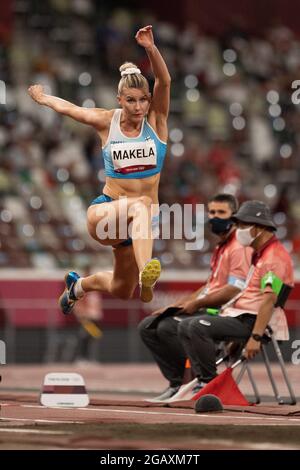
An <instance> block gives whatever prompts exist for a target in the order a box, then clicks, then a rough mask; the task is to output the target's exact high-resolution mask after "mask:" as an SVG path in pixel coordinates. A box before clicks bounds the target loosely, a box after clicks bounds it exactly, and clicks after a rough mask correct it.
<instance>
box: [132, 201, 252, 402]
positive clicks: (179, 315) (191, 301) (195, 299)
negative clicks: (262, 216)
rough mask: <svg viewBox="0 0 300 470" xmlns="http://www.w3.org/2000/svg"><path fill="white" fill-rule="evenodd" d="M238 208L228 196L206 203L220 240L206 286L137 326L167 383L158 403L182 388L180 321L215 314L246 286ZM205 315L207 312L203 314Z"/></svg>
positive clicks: (246, 258)
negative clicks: (165, 314)
mask: <svg viewBox="0 0 300 470" xmlns="http://www.w3.org/2000/svg"><path fill="white" fill-rule="evenodd" d="M237 208H238V204H237V200H236V199H235V197H234V196H232V195H230V194H218V195H216V196H215V197H214V198H212V199H211V200H210V201H209V203H208V218H209V222H210V227H211V230H212V232H213V233H214V234H216V235H217V237H218V238H219V243H218V244H217V246H216V247H215V249H214V252H213V255H212V259H211V273H210V276H209V278H208V280H207V282H206V284H205V285H204V286H203V287H201V288H200V289H198V290H197V291H195V292H194V293H192V294H190V295H188V296H186V297H185V298H183V299H180V300H178V301H177V302H175V303H173V304H171V305H169V306H167V307H163V308H161V309H160V310H156V311H155V312H154V313H153V314H152V315H150V316H148V317H146V318H145V319H144V320H142V322H141V323H140V325H139V332H140V335H141V338H142V340H143V342H144V343H145V345H146V346H147V347H148V348H149V349H150V351H151V353H152V355H153V357H154V359H155V361H156V362H157V364H158V366H159V368H160V370H161V372H162V374H163V375H164V377H165V378H166V379H167V380H168V381H169V387H168V389H167V390H166V391H165V392H164V393H163V394H162V395H160V396H159V397H157V400H159V401H161V400H164V399H168V398H170V397H171V396H172V395H174V394H175V393H176V392H177V391H178V389H179V387H180V386H181V384H182V381H183V377H184V370H185V362H186V357H187V356H186V352H185V350H184V348H183V346H182V343H181V341H180V338H179V336H178V325H179V323H180V322H181V321H183V320H184V319H185V320H184V321H185V322H188V321H191V320H192V319H193V318H194V316H195V315H198V314H200V313H203V310H202V309H206V308H208V307H211V308H212V309H213V310H214V311H215V310H217V308H218V307H220V306H222V305H223V304H225V303H226V302H228V301H229V300H230V299H232V298H233V297H234V296H236V295H237V294H238V293H239V292H240V291H241V289H243V287H244V285H245V280H246V277H247V273H248V271H249V267H250V262H251V255H252V249H251V248H249V247H248V248H245V247H243V246H242V245H240V243H239V242H238V241H237V240H236V235H235V232H236V229H235V225H234V222H233V220H232V215H233V214H234V213H235V212H236V211H237ZM170 307H173V309H172V311H173V315H172V316H168V317H165V318H164V317H163V315H162V318H160V316H159V315H160V314H162V313H163V312H164V311H166V309H167V308H168V309H169V310H171V309H170ZM204 313H206V310H204Z"/></svg>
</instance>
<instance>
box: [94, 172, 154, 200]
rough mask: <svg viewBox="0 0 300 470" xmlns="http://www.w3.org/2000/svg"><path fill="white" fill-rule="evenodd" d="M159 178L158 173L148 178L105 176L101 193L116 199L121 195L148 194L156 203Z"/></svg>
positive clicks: (137, 195)
mask: <svg viewBox="0 0 300 470" xmlns="http://www.w3.org/2000/svg"><path fill="white" fill-rule="evenodd" d="M159 179H160V173H158V174H156V175H153V176H149V177H148V178H130V179H123V178H111V177H106V184H105V186H104V189H103V193H104V194H106V195H107V196H110V197H111V198H112V199H118V198H119V197H121V196H127V197H140V196H148V197H150V199H151V200H152V202H153V204H157V203H158V185H159Z"/></svg>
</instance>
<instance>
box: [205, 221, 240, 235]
mask: <svg viewBox="0 0 300 470" xmlns="http://www.w3.org/2000/svg"><path fill="white" fill-rule="evenodd" d="M208 222H209V223H210V226H211V231H212V233H215V234H216V235H219V234H220V233H225V232H228V231H229V230H230V229H231V227H232V226H233V224H234V222H233V220H232V219H231V217H229V218H228V219H220V218H219V217H213V218H212V219H209V221H208Z"/></svg>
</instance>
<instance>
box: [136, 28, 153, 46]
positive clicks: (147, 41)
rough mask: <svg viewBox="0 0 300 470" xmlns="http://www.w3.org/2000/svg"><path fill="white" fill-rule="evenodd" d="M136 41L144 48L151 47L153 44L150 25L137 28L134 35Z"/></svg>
mask: <svg viewBox="0 0 300 470" xmlns="http://www.w3.org/2000/svg"><path fill="white" fill-rule="evenodd" d="M135 39H136V41H137V43H138V44H139V45H140V46H142V47H144V48H145V49H151V48H152V47H153V46H154V38H153V33H152V26H151V25H148V26H145V27H144V28H141V29H139V30H138V32H137V33H136V35H135Z"/></svg>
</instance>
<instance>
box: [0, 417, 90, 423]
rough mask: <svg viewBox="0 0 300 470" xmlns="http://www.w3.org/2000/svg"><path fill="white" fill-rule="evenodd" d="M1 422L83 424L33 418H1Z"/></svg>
mask: <svg viewBox="0 0 300 470" xmlns="http://www.w3.org/2000/svg"><path fill="white" fill-rule="evenodd" d="M0 421H22V422H24V421H27V422H33V423H52V424H53V423H55V424H82V421H59V420H52V419H33V418H0Z"/></svg>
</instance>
